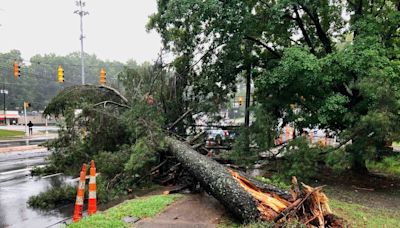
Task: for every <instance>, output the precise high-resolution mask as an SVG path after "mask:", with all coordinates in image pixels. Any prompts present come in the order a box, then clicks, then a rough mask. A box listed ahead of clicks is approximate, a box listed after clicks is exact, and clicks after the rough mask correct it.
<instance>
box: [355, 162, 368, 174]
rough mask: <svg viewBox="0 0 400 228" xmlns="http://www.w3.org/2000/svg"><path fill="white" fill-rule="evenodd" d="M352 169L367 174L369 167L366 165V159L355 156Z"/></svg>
mask: <svg viewBox="0 0 400 228" xmlns="http://www.w3.org/2000/svg"><path fill="white" fill-rule="evenodd" d="M351 171H353V172H354V173H357V174H367V173H368V169H367V166H366V165H365V159H360V158H354V160H353V163H352V165H351Z"/></svg>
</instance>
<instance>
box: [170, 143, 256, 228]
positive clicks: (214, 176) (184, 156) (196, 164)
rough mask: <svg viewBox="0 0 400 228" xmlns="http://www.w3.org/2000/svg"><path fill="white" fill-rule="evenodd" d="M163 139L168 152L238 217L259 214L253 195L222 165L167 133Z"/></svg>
mask: <svg viewBox="0 0 400 228" xmlns="http://www.w3.org/2000/svg"><path fill="white" fill-rule="evenodd" d="M165 141H166V143H167V145H168V148H169V150H170V152H171V153H172V154H173V155H174V156H175V157H176V159H177V160H178V161H179V162H180V163H182V165H183V166H184V167H185V168H186V169H187V170H189V172H190V173H191V174H192V175H193V177H194V178H195V179H196V180H197V181H199V182H200V184H201V186H202V187H203V188H204V189H205V190H206V191H207V192H208V193H209V194H211V195H212V196H214V197H215V198H216V199H217V200H219V202H221V203H222V204H223V205H224V206H225V207H226V208H227V209H228V210H229V211H230V212H232V213H233V214H234V215H235V216H236V217H237V218H239V219H240V220H242V221H244V222H250V221H255V220H258V219H259V218H260V212H259V211H258V209H257V202H256V201H255V199H254V198H253V197H252V196H251V195H250V194H249V193H248V192H246V191H245V190H244V189H243V188H242V187H241V186H240V185H239V182H238V181H237V180H235V179H234V178H233V176H232V175H231V174H230V173H229V172H228V170H227V169H226V168H225V167H224V166H222V165H221V164H219V163H217V162H216V161H213V160H211V159H209V158H208V157H205V156H202V155H200V154H199V153H198V152H197V151H195V150H193V149H192V148H191V147H190V146H189V145H188V144H186V143H183V142H181V141H179V140H176V139H174V138H171V137H166V139H165Z"/></svg>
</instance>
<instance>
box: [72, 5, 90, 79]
mask: <svg viewBox="0 0 400 228" xmlns="http://www.w3.org/2000/svg"><path fill="white" fill-rule="evenodd" d="M76 5H77V6H78V7H79V9H78V10H75V12H74V13H76V14H78V15H79V16H80V27H81V36H80V38H79V39H80V40H81V75H82V85H84V84H85V61H84V52H83V39H84V38H85V36H84V35H83V17H84V16H85V15H88V14H89V13H88V12H86V11H83V7H84V6H85V2H82V0H79V1H76Z"/></svg>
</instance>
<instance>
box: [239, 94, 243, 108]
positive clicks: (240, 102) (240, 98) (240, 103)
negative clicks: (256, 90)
mask: <svg viewBox="0 0 400 228" xmlns="http://www.w3.org/2000/svg"><path fill="white" fill-rule="evenodd" d="M239 105H240V106H242V105H243V96H240V97H239Z"/></svg>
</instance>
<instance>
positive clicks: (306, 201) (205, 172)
mask: <svg viewBox="0 0 400 228" xmlns="http://www.w3.org/2000/svg"><path fill="white" fill-rule="evenodd" d="M165 141H166V143H167V145H168V148H169V150H170V152H171V153H172V154H173V155H174V156H175V158H176V159H177V161H178V162H180V163H181V164H182V166H183V167H184V168H186V170H188V171H189V172H190V173H191V174H192V176H193V178H195V179H196V180H197V181H199V182H200V185H201V186H202V187H203V188H204V189H205V190H206V191H207V192H208V193H209V194H211V195H212V196H214V197H215V198H216V199H217V200H219V201H220V202H221V203H222V204H223V205H224V206H225V207H226V208H227V209H228V210H229V211H230V212H232V213H233V214H234V215H235V216H236V217H237V218H239V219H240V220H241V221H243V222H251V221H257V220H267V221H274V222H278V223H279V222H282V221H284V220H285V219H291V218H299V219H300V221H301V222H302V223H304V224H307V225H310V226H317V227H342V226H343V221H342V220H341V219H339V218H337V217H336V216H335V215H333V214H332V212H331V210H330V208H329V205H328V198H327V197H326V196H325V194H323V193H322V192H321V189H322V187H318V188H312V187H310V186H307V185H304V184H303V186H302V189H301V190H300V187H299V186H298V184H297V180H296V178H294V179H293V190H292V191H291V192H290V193H291V194H290V195H291V196H290V197H289V196H288V192H287V191H284V190H281V189H279V188H276V187H275V186H269V185H263V186H262V188H261V187H260V186H258V185H256V184H254V183H252V181H250V180H248V179H247V178H246V177H244V176H243V175H241V174H239V173H238V172H235V171H233V170H230V169H228V168H226V167H225V166H223V165H221V164H219V163H217V162H216V161H214V160H212V159H209V158H208V157H206V156H203V155H201V154H199V153H198V152H197V151H195V150H193V149H192V147H191V146H190V145H189V144H187V143H184V142H181V141H179V140H177V139H174V138H171V137H166V139H165Z"/></svg>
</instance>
